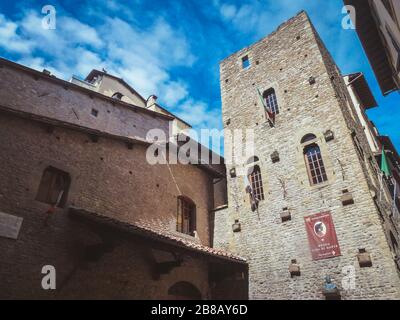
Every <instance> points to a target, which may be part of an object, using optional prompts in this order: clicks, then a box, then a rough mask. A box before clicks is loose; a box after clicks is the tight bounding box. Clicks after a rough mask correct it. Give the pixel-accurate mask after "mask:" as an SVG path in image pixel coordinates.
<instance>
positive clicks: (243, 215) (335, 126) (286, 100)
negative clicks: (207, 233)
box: [214, 12, 400, 299]
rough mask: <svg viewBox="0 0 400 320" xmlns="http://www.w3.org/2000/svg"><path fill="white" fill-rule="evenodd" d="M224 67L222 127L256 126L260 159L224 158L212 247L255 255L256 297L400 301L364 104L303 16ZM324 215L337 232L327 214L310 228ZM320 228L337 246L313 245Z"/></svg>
mask: <svg viewBox="0 0 400 320" xmlns="http://www.w3.org/2000/svg"><path fill="white" fill-rule="evenodd" d="M220 74H221V94H222V113H223V122H224V128H225V129H229V130H249V129H250V130H253V132H254V137H255V139H254V140H255V141H254V144H255V152H254V153H255V154H253V155H251V156H250V157H249V159H248V161H246V162H244V163H237V164H234V165H227V184H228V208H225V209H223V210H220V211H217V212H216V213H215V233H214V234H215V236H214V244H215V246H216V247H218V248H221V249H225V250H229V251H232V252H235V253H236V254H239V255H241V256H243V257H245V258H246V260H247V261H248V263H249V298H250V299H324V298H332V296H330V290H332V292H333V291H334V292H336V297H335V298H339V297H341V298H342V299H399V298H400V280H399V274H398V270H397V267H396V264H395V261H394V255H395V253H394V252H393V248H392V247H391V245H390V244H389V243H390V236H389V232H390V231H389V230H388V227H387V223H388V222H387V221H388V220H390V219H389V216H390V215H391V211H390V207H391V202H390V199H387V198H386V196H387V194H385V195H382V196H381V195H379V192H378V190H379V183H380V182H379V167H378V163H377V162H376V160H375V157H374V156H375V155H374V153H373V150H371V147H370V145H369V141H368V139H367V136H366V134H365V132H364V128H363V127H362V124H361V122H360V120H359V118H358V116H357V111H356V107H355V106H354V104H353V101H352V99H351V97H350V94H349V91H348V88H347V86H346V83H345V81H344V79H343V77H342V75H341V74H340V70H339V69H338V67H337V66H336V64H335V62H334V61H333V59H332V57H331V56H330V54H329V52H328V51H327V49H326V47H325V46H324V44H323V43H322V41H321V39H320V38H319V36H318V34H317V32H316V31H315V29H314V27H313V25H312V23H311V22H310V20H309V18H308V16H307V14H306V13H304V12H301V13H300V14H298V15H297V16H296V17H294V18H292V19H290V20H289V21H287V22H286V23H284V24H282V25H281V26H280V27H279V28H278V29H277V30H276V31H275V32H273V33H272V34H271V35H269V36H268V37H266V38H264V39H262V40H260V41H259V42H257V43H255V44H253V45H251V46H250V47H247V48H244V49H242V50H240V51H239V52H237V53H235V54H232V55H231V56H229V57H228V58H226V59H225V60H223V61H222V62H221V65H220ZM260 96H262V97H261V99H260ZM260 100H262V101H260ZM233 147H235V146H232V141H231V140H229V139H226V140H225V150H228V149H234V150H235V152H243V150H242V149H243V148H245V147H246V146H245V145H243V146H242V147H241V148H242V149H240V148H237V146H236V149H235V148H233ZM237 149H238V150H237ZM227 163H228V162H227ZM238 172H244V175H243V176H241V175H238V174H237V173H238ZM318 214H320V215H318ZM319 216H321V217H322V216H324V217H326V218H327V219H328V218H329V219H331V224H330V225H329V226H330V227H331V228H332V229H333V230H330V231H329V230H328V231H327V230H326V228H327V227H329V226H328V222H325V223H322V222H321V221H325V220H321V221H318V222H317V223H315V225H314V231H315V234H313V232H312V231H309V230H308V229H307V228H306V226H308V223H309V222H310V221H314V220H313V219H314V217H317V218H315V219H319V218H318V217H319ZM321 219H322V218H321ZM332 225H333V226H334V228H333V227H332ZM327 232H330V234H331V236H332V237H334V238H335V239H333V240H332V239H327V238H324V235H326V234H327ZM315 235H317V236H318V237H319V236H320V239H319V241H324V240H325V241H327V242H329V241H331V240H332V242H333V244H332V246H331V247H325V246H324V244H323V242H321V243H322V244H320V245H319V246H318V247H315V246H313V245H312V241H314V240H315V239H314V238H312V237H313V236H315ZM336 237H337V238H336ZM396 237H397V235H396ZM321 239H322V240H321ZM317 240H318V239H317ZM330 244H331V243H330ZM331 248H332V249H331ZM322 249H328V250H331V251H329V252H325V254H324V255H322V253H321V252H322ZM319 253H321V256H318V254H319ZM327 277H328V278H327ZM329 278H330V279H329ZM330 280H331V281H330Z"/></svg>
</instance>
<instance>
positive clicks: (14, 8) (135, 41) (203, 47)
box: [0, 0, 400, 148]
mask: <svg viewBox="0 0 400 320" xmlns="http://www.w3.org/2000/svg"><path fill="white" fill-rule="evenodd" d="M47 4H50V5H53V6H54V7H55V8H56V13H57V15H56V18H57V20H56V29H55V30H45V29H43V28H42V27H41V25H42V24H41V23H42V18H43V17H44V16H45V14H42V7H43V6H44V5H47ZM342 7H343V2H342V0H329V1H326V0H280V1H274V0H247V1H235V0H197V1H195V0H182V1H178V0H173V1H172V0H171V1H169V0H152V1H148V0H147V1H145V0H131V1H116V0H114V1H113V0H109V1H107V0H98V1H93V0H91V1H89V0H86V1H85V0H81V1H72V0H70V1H69V0H65V1H53V0H48V1H47V0H46V1H45V2H42V1H33V0H27V1H18V0H16V1H1V2H0V56H2V57H5V58H7V59H10V60H13V61H16V62H19V63H22V64H24V65H27V66H30V67H32V68H35V69H38V70H42V69H43V68H46V69H49V70H51V71H52V72H53V73H54V74H55V75H56V76H58V77H60V78H63V79H65V80H69V79H70V77H71V75H72V74H74V75H77V76H80V77H85V76H86V75H87V74H88V72H89V71H90V70H91V69H93V68H97V69H101V68H105V69H106V70H107V71H108V72H110V73H113V74H115V75H118V76H120V77H122V78H123V79H125V80H126V81H127V82H128V83H130V84H131V85H132V86H133V87H134V88H135V89H137V90H138V91H139V92H140V93H141V94H142V95H143V96H145V97H147V96H148V95H150V94H156V95H157V96H158V97H159V101H160V102H161V104H162V105H164V106H165V107H166V108H167V109H169V110H170V111H171V112H174V113H176V114H177V115H178V116H180V117H182V118H183V119H185V120H186V121H188V122H189V123H191V124H192V125H193V126H194V127H195V128H197V129H199V128H221V127H222V123H221V115H220V114H221V112H220V109H221V102H220V91H219V67H218V64H219V61H221V60H222V59H223V58H224V57H226V56H228V55H229V54H231V53H233V52H235V51H237V50H239V49H241V48H242V47H244V46H247V45H250V44H251V43H253V42H254V41H256V40H258V39H260V38H262V37H264V36H265V35H267V34H268V33H270V32H272V31H273V30H275V29H276V27H277V26H278V25H279V24H280V23H282V22H283V21H285V20H287V19H288V18H290V17H291V16H294V15H295V14H297V13H298V12H299V11H300V10H302V9H305V10H306V11H307V12H308V14H309V15H310V17H311V19H312V21H313V23H314V24H315V26H316V28H317V30H318V32H319V33H320V34H321V36H322V39H323V40H324V42H325V44H326V45H327V47H328V49H329V50H330V52H331V53H332V55H333V57H334V58H335V59H336V62H337V63H338V65H339V67H340V68H341V70H342V72H343V73H344V74H346V73H351V72H356V71H362V72H364V73H365V75H366V77H367V80H368V82H369V83H370V85H371V87H372V90H373V92H374V94H375V96H376V98H377V101H378V103H379V105H380V106H379V108H376V109H374V110H371V111H369V116H370V118H371V119H372V120H373V121H374V123H375V124H376V126H377V127H378V129H379V130H380V133H381V134H383V135H390V136H391V137H392V139H393V141H394V143H395V144H396V146H397V147H398V148H400V130H399V128H400V106H399V102H400V97H399V95H398V94H396V93H395V94H392V95H390V96H389V97H386V98H384V97H383V96H382V94H381V92H380V90H379V88H378V84H377V82H376V79H375V78H374V75H373V73H372V70H371V68H370V66H369V64H368V61H367V59H366V56H365V54H364V52H363V50H362V47H361V44H360V42H359V40H358V38H357V36H356V34H355V32H354V31H353V30H344V29H343V28H342V26H341V21H342V18H343V14H342Z"/></svg>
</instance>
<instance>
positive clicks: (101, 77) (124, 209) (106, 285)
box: [0, 59, 247, 299]
mask: <svg viewBox="0 0 400 320" xmlns="http://www.w3.org/2000/svg"><path fill="white" fill-rule="evenodd" d="M95 76H96V80H94V77H95ZM185 125H187V124H185V123H184V122H183V121H182V120H180V119H178V118H176V117H174V116H172V115H171V114H169V113H168V112H167V111H165V110H164V109H163V108H162V107H161V106H159V105H157V104H156V102H155V97H154V96H152V97H150V98H149V99H147V100H145V99H144V98H142V97H141V96H140V95H139V94H138V93H137V92H136V91H134V90H133V88H131V87H130V86H128V85H127V84H126V83H124V82H123V81H122V80H121V79H118V78H116V77H113V76H109V75H108V74H106V73H104V72H98V71H93V72H92V73H91V74H90V75H89V77H88V78H87V79H86V81H80V82H78V81H77V80H76V79H75V80H73V81H71V82H67V81H63V80H60V79H57V78H55V77H53V76H52V75H51V74H49V73H48V72H46V71H44V72H38V71H35V70H32V69H29V68H26V67H23V66H21V65H18V64H15V63H13V62H10V61H7V60H4V59H1V60H0V146H1V149H2V152H1V153H0V162H1V170H0V212H1V213H0V252H1V254H0V256H1V259H0V288H1V290H0V298H3V299H13V298H25V299H26V298H29V299H30V298H36V299H37V298H49V299H63V298H75V299H80V298H95V299H102V298H109V299H211V298H240V299H246V298H247V264H246V261H245V259H243V258H242V257H239V256H237V255H234V254H231V253H227V252H224V251H222V250H217V249H213V248H211V244H212V235H213V231H212V225H213V224H212V216H213V210H214V208H216V207H219V206H221V205H225V204H226V195H225V193H226V192H225V191H226V190H225V184H224V183H221V181H222V182H223V181H224V177H225V168H224V164H223V159H221V164H219V165H207V161H204V162H205V163H204V164H202V163H199V164H198V165H196V164H189V165H183V164H179V163H178V164H171V165H165V164H158V165H151V164H150V163H149V162H148V160H147V157H146V154H147V150H148V146H149V145H151V144H152V142H153V141H152V140H151V139H149V137H148V136H147V133H148V132H149V130H151V129H154V128H157V129H158V130H161V131H162V132H164V133H165V137H166V141H165V142H167V143H168V144H167V145H168V148H169V149H171V148H175V149H179V145H180V143H179V141H178V140H177V139H175V138H174V136H172V135H173V134H174V131H176V130H177V131H179V130H178V128H180V127H184V126H185ZM158 142H161V141H158ZM199 147H200V146H199ZM209 154H210V155H211V153H209ZM165 156H167V155H165ZM53 267H54V270H55V274H56V281H55V288H54V290H53V288H52V287H51V288H50V289H49V288H46V287H45V288H44V287H43V285H42V281H43V278H44V277H45V276H46V275H47V271H48V270H50V269H49V268H53ZM49 281H50V280H49ZM45 289H48V290H45Z"/></svg>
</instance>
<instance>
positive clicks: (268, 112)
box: [257, 89, 275, 126]
mask: <svg viewBox="0 0 400 320" xmlns="http://www.w3.org/2000/svg"><path fill="white" fill-rule="evenodd" d="M257 92H258V96H259V98H260V100H261V103H262V105H263V107H264V110H265V115H266V116H267V119H268V121H269V123H270V124H271V126H274V125H275V113H274V112H272V110H271V109H270V107H269V106H268V105H267V104H266V103H265V100H264V98H263V96H262V94H261V92H260V90H259V89H257Z"/></svg>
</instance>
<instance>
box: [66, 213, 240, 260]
mask: <svg viewBox="0 0 400 320" xmlns="http://www.w3.org/2000/svg"><path fill="white" fill-rule="evenodd" d="M69 214H70V215H72V216H77V217H81V218H84V219H86V220H90V221H92V222H95V223H99V224H102V225H107V226H110V227H114V228H117V229H119V230H120V231H126V232H129V233H132V234H136V235H141V236H144V237H148V238H152V239H155V240H160V241H164V242H165V241H166V242H168V243H169V244H172V245H175V246H179V247H183V248H186V249H188V250H191V251H196V252H199V253H203V254H206V255H211V256H214V257H217V258H218V257H219V258H223V259H226V260H231V261H234V262H238V263H246V259H245V258H243V257H240V256H238V255H235V254H233V253H230V252H227V251H223V250H220V249H216V248H211V247H208V246H204V245H202V244H200V243H196V241H195V239H193V240H189V239H185V238H184V237H183V236H179V235H177V234H174V233H173V232H171V231H168V230H167V228H166V226H165V224H163V223H162V222H161V221H144V220H139V221H135V222H134V223H127V222H124V221H120V220H116V219H114V218H110V217H107V216H104V215H100V214H97V213H94V212H89V211H87V210H84V209H80V208H75V207H71V208H70V209H69Z"/></svg>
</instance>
